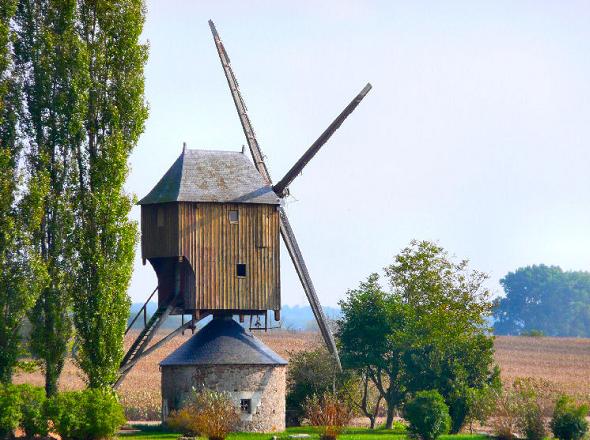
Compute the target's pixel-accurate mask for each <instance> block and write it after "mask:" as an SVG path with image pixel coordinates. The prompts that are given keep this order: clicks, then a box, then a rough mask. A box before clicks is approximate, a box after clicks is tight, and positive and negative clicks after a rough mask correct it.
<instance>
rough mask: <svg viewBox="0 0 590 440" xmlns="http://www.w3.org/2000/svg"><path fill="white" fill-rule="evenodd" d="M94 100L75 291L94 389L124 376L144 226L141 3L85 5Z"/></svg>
mask: <svg viewBox="0 0 590 440" xmlns="http://www.w3.org/2000/svg"><path fill="white" fill-rule="evenodd" d="M78 11H79V23H78V28H79V32H80V38H81V41H82V43H83V51H84V53H85V54H86V59H85V62H86V65H85V69H86V71H87V73H88V86H87V87H88V88H87V96H88V100H87V102H86V106H85V109H84V111H85V114H84V139H83V142H82V143H81V144H79V145H78V146H77V149H76V160H77V173H78V184H77V188H76V210H75V212H76V232H77V233H76V236H75V244H76V250H77V252H76V257H77V260H76V267H75V275H76V284H75V286H74V288H73V295H74V302H73V311H74V314H73V316H74V324H75V328H76V336H77V344H78V348H79V351H78V356H77V361H78V363H79V365H80V367H81V368H82V370H83V371H84V372H85V373H86V376H87V379H88V384H89V385H90V386H91V387H105V386H108V385H110V384H112V383H113V382H114V381H115V380H116V378H117V371H118V368H119V364H120V362H121V359H122V357H123V354H124V353H123V335H124V332H125V326H126V323H127V317H128V315H129V307H130V300H129V297H128V296H127V288H128V285H129V281H130V278H131V273H132V267H133V258H134V248H135V244H136V241H137V236H138V233H137V225H136V223H135V222H131V221H130V220H129V218H128V215H129V212H130V210H131V207H132V205H133V199H132V197H130V196H129V195H128V194H126V193H125V192H124V189H123V185H124V183H125V179H126V177H127V174H128V170H129V167H128V159H129V155H130V154H131V151H132V150H133V148H134V147H135V145H136V144H137V141H138V139H139V136H140V134H141V133H142V131H143V129H144V122H145V119H146V118H147V107H146V104H145V100H144V76H143V69H144V65H145V62H146V60H147V46H146V45H144V44H140V43H139V37H140V35H141V32H142V29H143V24H144V19H145V8H144V3H143V1H142V0H117V1H114V0H110V1H100V2H97V1H94V0H92V1H90V0H79V1H78Z"/></svg>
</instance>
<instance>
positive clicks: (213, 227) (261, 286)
mask: <svg viewBox="0 0 590 440" xmlns="http://www.w3.org/2000/svg"><path fill="white" fill-rule="evenodd" d="M168 205H174V206H175V207H174V208H172V207H170V206H168ZM161 207H163V208H164V218H165V222H166V224H165V225H164V226H159V227H158V226H157V220H158V219H157V216H158V209H159V208H161ZM232 210H236V211H238V222H237V223H236V224H234V223H231V222H230V220H229V212H230V211H232ZM160 215H162V212H161V213H160ZM169 220H170V221H171V223H167V222H168V221H169ZM141 225H142V257H143V258H147V259H150V261H151V262H152V265H153V264H154V262H155V261H152V260H156V259H159V258H161V257H176V259H178V257H179V256H182V257H184V260H185V262H186V263H185V264H186V265H185V264H182V263H181V264H180V265H181V267H182V266H184V267H182V274H183V275H182V277H181V289H182V291H183V296H184V305H183V307H184V309H185V310H186V311H193V310H200V311H207V310H234V311H244V312H246V313H247V312H248V311H263V310H279V309H280V307H281V301H280V261H279V258H280V249H279V246H280V243H279V216H278V212H277V206H275V205H268V204H220V203H190V202H180V203H173V204H161V205H144V206H142V221H141ZM170 229H176V232H174V231H171V230H170ZM173 239H176V244H173V243H171V242H170V241H171V240H173ZM174 252H176V254H174ZM239 263H241V264H246V276H245V277H238V276H237V272H236V270H237V267H236V266H237V264H239ZM154 267H155V266H154ZM191 269H192V270H191ZM156 272H157V273H158V278H159V279H160V276H161V275H160V274H161V272H162V271H161V270H156ZM162 276H163V274H162ZM170 276H172V277H173V275H170ZM163 278H168V277H164V276H163Z"/></svg>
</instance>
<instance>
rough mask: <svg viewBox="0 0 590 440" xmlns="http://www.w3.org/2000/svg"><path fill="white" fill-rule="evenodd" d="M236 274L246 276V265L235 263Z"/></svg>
mask: <svg viewBox="0 0 590 440" xmlns="http://www.w3.org/2000/svg"><path fill="white" fill-rule="evenodd" d="M236 275H237V276H239V277H245V276H246V265H245V264H244V263H238V264H236Z"/></svg>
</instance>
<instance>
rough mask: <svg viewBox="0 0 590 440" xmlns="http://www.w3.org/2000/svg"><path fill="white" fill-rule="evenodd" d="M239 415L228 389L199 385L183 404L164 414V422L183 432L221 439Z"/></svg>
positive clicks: (238, 419) (232, 426) (237, 421)
mask: <svg viewBox="0 0 590 440" xmlns="http://www.w3.org/2000/svg"><path fill="white" fill-rule="evenodd" d="M239 422H240V415H239V413H238V410H237V407H236V404H235V402H234V401H233V399H232V398H231V396H230V395H229V394H228V393H220V392H217V391H211V390H207V389H203V390H200V391H194V392H193V395H192V397H191V399H189V400H188V401H187V402H185V404H184V408H182V409H181V410H179V411H174V412H172V413H171V415H170V417H168V421H167V423H168V425H169V426H170V427H171V428H174V429H176V430H178V431H181V432H183V433H185V434H189V435H195V434H199V435H202V436H204V437H207V438H208V439H210V440H223V439H225V438H226V437H227V435H228V434H229V433H230V432H232V431H234V430H235V429H236V428H237V427H238V424H239Z"/></svg>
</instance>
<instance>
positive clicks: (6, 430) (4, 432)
mask: <svg viewBox="0 0 590 440" xmlns="http://www.w3.org/2000/svg"><path fill="white" fill-rule="evenodd" d="M21 419H22V411H21V399H20V395H19V392H18V389H17V388H16V387H15V386H14V385H11V384H8V385H1V384H0V438H8V437H10V435H11V434H12V432H13V431H14V430H15V429H16V428H18V427H19V424H20V421H21Z"/></svg>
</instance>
